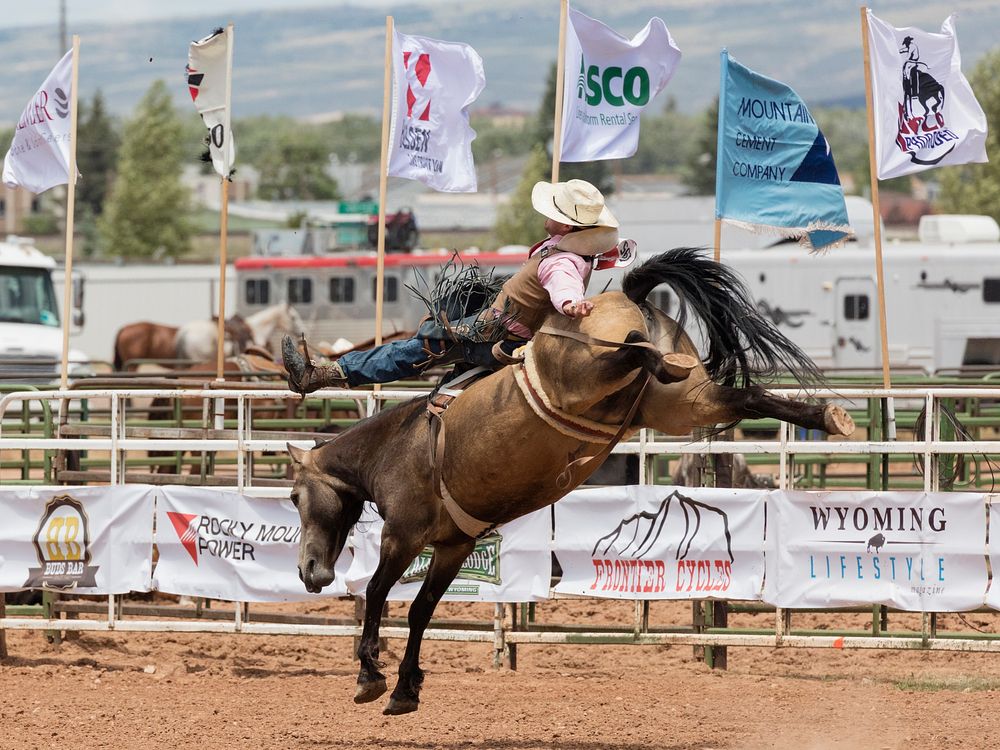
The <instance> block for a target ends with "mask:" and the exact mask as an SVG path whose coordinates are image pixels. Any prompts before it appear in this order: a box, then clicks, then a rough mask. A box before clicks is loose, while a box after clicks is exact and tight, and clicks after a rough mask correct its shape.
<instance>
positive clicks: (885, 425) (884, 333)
mask: <svg viewBox="0 0 1000 750" xmlns="http://www.w3.org/2000/svg"><path fill="white" fill-rule="evenodd" d="M868 37H869V31H868V8H866V7H865V6H861V48H862V50H863V51H864V62H865V107H866V108H867V110H868V172H869V179H870V180H871V192H872V221H873V224H874V234H875V278H876V282H877V285H878V317H879V335H880V338H881V339H882V387H883V388H885V389H886V390H889V389H890V388H892V377H891V375H890V373H889V335H888V326H887V325H886V315H885V273H884V271H883V264H882V220H881V216H882V212H881V211H880V210H879V200H878V163H877V157H876V154H875V107H874V103H873V96H872V74H871V48H870V43H869V38H868ZM927 417H928V419H929V418H930V415H929V414H928V415H927ZM882 429H883V438H884V439H885V440H895V439H896V405H895V402H894V400H893V399H892V398H891V397H886V398H885V400H884V401H883V410H882ZM882 489H883V490H887V489H889V457H888V455H884V456H883V457H882Z"/></svg>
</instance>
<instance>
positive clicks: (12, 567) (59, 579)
mask: <svg viewBox="0 0 1000 750" xmlns="http://www.w3.org/2000/svg"><path fill="white" fill-rule="evenodd" d="M0 506H2V509H3V510H2V513H3V519H4V520H3V523H2V524H0V550H3V553H2V555H0V591H17V590H19V589H41V588H46V589H53V590H61V591H73V592H76V593H80V594H124V593H127V592H129V591H148V590H149V576H150V569H151V566H152V560H153V495H152V488H150V487H147V486H143V485H139V486H121V487H50V488H42V487H30V488H29V487H24V488H11V489H7V488H4V489H2V490H0Z"/></svg>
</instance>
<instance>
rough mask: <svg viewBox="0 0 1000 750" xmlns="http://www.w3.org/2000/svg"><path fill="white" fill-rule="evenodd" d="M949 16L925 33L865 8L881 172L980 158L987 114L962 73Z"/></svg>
mask: <svg viewBox="0 0 1000 750" xmlns="http://www.w3.org/2000/svg"><path fill="white" fill-rule="evenodd" d="M953 18H954V16H948V18H946V19H945V22H944V23H943V24H941V33H939V34H931V33H928V32H926V31H921V30H920V29H916V28H913V27H906V28H902V29H897V28H895V27H893V26H890V25H889V24H887V23H886V22H885V21H882V20H881V19H879V18H876V17H875V16H874V15H873V14H872V12H871V11H870V10H869V11H868V41H869V46H870V53H871V75H872V102H873V107H874V110H875V154H876V161H877V164H878V178H879V179H880V180H885V179H888V178H890V177H899V176H900V175H905V174H912V173H913V172H920V171H922V170H924V169H931V168H932V167H941V166H945V165H948V164H965V163H968V162H984V161H987V158H986V115H985V114H984V113H983V109H982V107H980V106H979V102H978V101H976V97H975V95H974V94H973V93H972V87H971V86H969V82H968V81H967V80H966V79H965V76H964V75H962V57H961V55H960V54H959V51H958V39H957V37H956V36H955V27H954V23H953V20H952V19H953Z"/></svg>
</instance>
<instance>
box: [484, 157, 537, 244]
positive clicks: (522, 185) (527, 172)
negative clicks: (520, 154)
mask: <svg viewBox="0 0 1000 750" xmlns="http://www.w3.org/2000/svg"><path fill="white" fill-rule="evenodd" d="M550 169H551V163H550V160H549V155H548V154H547V153H546V152H545V149H544V148H542V146H540V145H536V146H535V148H534V150H533V151H532V152H531V156H529V157H528V162H527V164H525V167H524V172H523V173H522V174H521V181H520V182H519V183H518V185H517V188H516V189H515V190H514V192H513V194H512V195H511V196H510V201H509V202H508V203H507V204H506V205H504V206H503V207H501V209H500V211H499V213H498V214H497V223H496V229H495V233H496V237H497V241H498V242H499V243H500V244H501V245H533V244H535V243H536V242H538V241H539V240H541V239H544V238H545V230H544V229H543V226H544V224H545V219H544V217H542V216H540V215H539V214H538V212H536V211H535V209H534V208H532V206H531V189H532V188H533V187H534V186H535V183H536V182H539V181H541V180H548V179H549V176H550Z"/></svg>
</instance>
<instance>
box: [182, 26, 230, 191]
mask: <svg viewBox="0 0 1000 750" xmlns="http://www.w3.org/2000/svg"><path fill="white" fill-rule="evenodd" d="M232 70H233V27H232V25H230V26H228V27H227V28H225V29H216V30H215V31H214V32H213V33H211V34H209V35H208V36H206V37H205V38H204V39H200V40H198V41H197V42H191V46H190V47H189V48H188V64H187V83H188V91H189V92H190V93H191V99H192V101H194V106H195V109H197V110H198V114H200V115H201V119H202V121H203V122H204V123H205V127H207V128H208V151H209V153H210V154H211V156H212V166H213V167H215V171H216V172H218V173H219V176H220V177H229V175H230V174H231V173H232V171H233V163H234V162H235V161H236V142H235V141H234V140H233V133H232V129H231V128H230V118H231V113H230V101H229V100H230V91H231V84H232V82H231V77H232Z"/></svg>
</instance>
